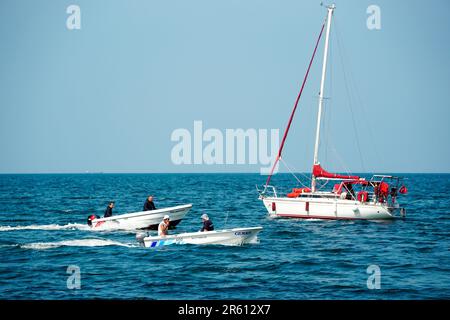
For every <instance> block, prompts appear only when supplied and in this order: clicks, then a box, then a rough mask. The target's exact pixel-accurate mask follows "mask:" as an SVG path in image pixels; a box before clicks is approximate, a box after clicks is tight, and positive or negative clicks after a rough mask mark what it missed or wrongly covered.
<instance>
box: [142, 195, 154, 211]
mask: <svg viewBox="0 0 450 320" xmlns="http://www.w3.org/2000/svg"><path fill="white" fill-rule="evenodd" d="M150 210H156V207H155V204H154V203H153V196H148V198H147V200H145V203H144V211H150Z"/></svg>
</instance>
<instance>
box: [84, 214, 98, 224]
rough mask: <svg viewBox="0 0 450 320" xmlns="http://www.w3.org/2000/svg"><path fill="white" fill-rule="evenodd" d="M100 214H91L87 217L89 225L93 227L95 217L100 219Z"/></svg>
mask: <svg viewBox="0 0 450 320" xmlns="http://www.w3.org/2000/svg"><path fill="white" fill-rule="evenodd" d="M99 218H100V217H99V216H96V215H95V214H91V215H90V216H89V217H88V218H87V224H88V226H89V227H92V221H93V220H95V219H99Z"/></svg>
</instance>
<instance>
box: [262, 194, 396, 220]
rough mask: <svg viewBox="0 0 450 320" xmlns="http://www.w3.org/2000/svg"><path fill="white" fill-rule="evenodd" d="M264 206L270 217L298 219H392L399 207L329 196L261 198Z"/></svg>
mask: <svg viewBox="0 0 450 320" xmlns="http://www.w3.org/2000/svg"><path fill="white" fill-rule="evenodd" d="M263 202H264V206H265V207H266V209H267V211H268V213H269V215H270V216H272V217H281V218H283V217H284V218H300V219H332V220H338V219H351V220H378V219H393V218H394V215H395V213H397V211H399V207H398V206H396V207H387V206H386V205H383V204H381V203H361V202H359V201H354V200H343V199H339V198H336V199H330V198H318V197H315V198H312V197H311V198H310V197H302V198H287V197H286V198H285V197H269V198H263Z"/></svg>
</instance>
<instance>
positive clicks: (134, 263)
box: [0, 174, 450, 300]
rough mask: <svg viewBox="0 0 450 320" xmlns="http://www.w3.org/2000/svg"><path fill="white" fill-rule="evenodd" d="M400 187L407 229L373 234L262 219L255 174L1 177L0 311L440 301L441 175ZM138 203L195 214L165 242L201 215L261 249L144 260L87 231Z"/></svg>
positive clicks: (445, 292)
mask: <svg viewBox="0 0 450 320" xmlns="http://www.w3.org/2000/svg"><path fill="white" fill-rule="evenodd" d="M404 176H405V177H406V178H407V180H406V183H407V187H408V191H409V192H408V194H407V195H406V196H403V197H401V198H399V201H400V202H402V204H403V205H404V206H405V207H406V208H407V216H406V218H404V219H401V218H400V219H396V220H393V221H388V222H375V221H321V220H295V219H271V218H268V216H267V212H266V210H265V208H264V206H263V205H262V203H261V202H260V201H259V200H258V195H257V192H256V189H255V185H257V184H259V185H261V184H262V183H263V182H264V177H262V176H260V175H258V174H55V175H51V174H48V175H46V174H39V175H0V259H1V260H0V261H1V263H0V299H387V300H389V299H449V298H450V241H449V235H450V215H449V212H450V197H449V190H450V175H448V174H407V175H404ZM273 182H274V183H276V184H277V185H280V186H284V187H285V188H286V190H287V189H288V188H291V187H295V183H294V182H295V180H293V179H292V177H291V176H290V175H287V174H286V175H285V174H278V175H276V176H275V178H274V181H273ZM148 194H153V195H154V196H155V204H156V206H157V207H158V208H162V207H169V206H173V205H178V204H185V203H192V204H193V209H192V210H191V211H190V212H189V213H188V215H187V216H186V218H185V219H184V220H183V221H182V222H181V223H180V224H179V225H178V226H177V228H176V229H175V230H172V231H171V232H172V233H178V232H190V231H197V230H198V229H199V228H200V225H201V219H200V215H201V214H202V213H208V214H209V216H210V217H211V219H212V220H213V222H214V225H215V227H216V229H222V228H231V227H244V226H246V227H248V226H262V227H263V228H264V229H263V231H262V232H261V233H260V234H259V243H256V244H249V245H244V246H235V247H229V246H195V245H172V246H167V247H163V248H157V249H148V248H143V247H140V246H139V245H138V243H137V242H136V240H135V233H134V232H129V231H127V232H125V231H119V232H118V231H91V230H90V229H89V228H88V227H87V225H86V218H87V216H88V215H90V214H97V215H102V214H103V211H104V209H105V207H106V205H107V202H108V201H109V200H114V201H116V207H115V209H114V214H120V213H126V212H135V211H140V210H141V208H142V206H143V203H144V201H145V198H146V196H147V195H148ZM373 265H375V266H376V268H379V271H380V277H379V280H380V282H379V289H369V288H368V285H367V282H368V278H369V277H371V275H372V273H368V272H367V269H368V267H369V266H373ZM69 266H75V267H76V268H79V270H80V278H79V280H80V282H79V284H80V287H79V289H76V288H75V289H70V288H68V278H69V277H71V275H72V274H71V273H70V269H69V273H68V267H69ZM370 270H371V269H369V271H370Z"/></svg>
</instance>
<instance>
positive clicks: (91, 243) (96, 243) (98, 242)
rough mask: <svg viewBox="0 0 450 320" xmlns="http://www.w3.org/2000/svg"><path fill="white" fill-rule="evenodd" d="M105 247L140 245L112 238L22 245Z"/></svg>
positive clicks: (41, 247)
mask: <svg viewBox="0 0 450 320" xmlns="http://www.w3.org/2000/svg"><path fill="white" fill-rule="evenodd" d="M63 246H65V247H104V246H120V247H128V248H132V247H138V246H139V245H138V244H130V243H122V242H117V241H112V240H104V239H78V240H65V241H57V242H35V243H28V244H23V245H21V246H20V247H21V248H22V249H34V250H46V249H54V248H58V247H63Z"/></svg>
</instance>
